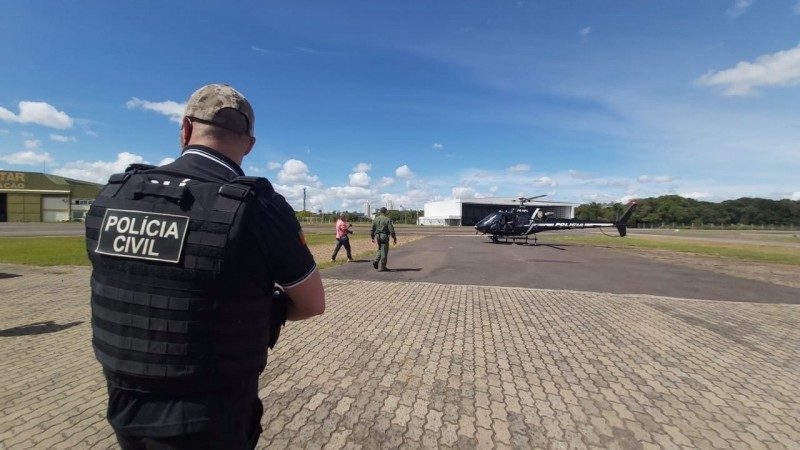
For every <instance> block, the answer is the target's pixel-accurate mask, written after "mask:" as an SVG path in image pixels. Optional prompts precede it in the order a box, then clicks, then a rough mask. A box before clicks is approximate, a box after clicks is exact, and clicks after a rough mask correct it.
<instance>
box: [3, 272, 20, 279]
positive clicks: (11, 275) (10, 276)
mask: <svg viewBox="0 0 800 450" xmlns="http://www.w3.org/2000/svg"><path fill="white" fill-rule="evenodd" d="M21 276H22V275H17V274H15V273H0V280H3V279H6V278H17V277H21Z"/></svg>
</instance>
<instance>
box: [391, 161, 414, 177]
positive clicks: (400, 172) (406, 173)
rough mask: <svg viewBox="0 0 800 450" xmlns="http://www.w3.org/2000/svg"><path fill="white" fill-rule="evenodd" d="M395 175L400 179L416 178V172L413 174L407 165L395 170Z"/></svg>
mask: <svg viewBox="0 0 800 450" xmlns="http://www.w3.org/2000/svg"><path fill="white" fill-rule="evenodd" d="M394 174H395V176H397V177H398V178H412V177H413V176H414V172H412V171H411V168H410V167H408V166H407V165H405V164H403V165H402V166H400V167H398V168H397V169H395V170H394Z"/></svg>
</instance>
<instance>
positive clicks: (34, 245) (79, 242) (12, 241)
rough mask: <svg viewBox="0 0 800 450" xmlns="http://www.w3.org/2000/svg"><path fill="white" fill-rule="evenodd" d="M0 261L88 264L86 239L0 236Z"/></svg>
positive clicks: (34, 264)
mask: <svg viewBox="0 0 800 450" xmlns="http://www.w3.org/2000/svg"><path fill="white" fill-rule="evenodd" d="M0 262H4V263H12V264H27V265H32V266H88V265H89V258H88V257H87V256H86V241H85V240H84V238H83V237H82V236H70V237H3V238H0Z"/></svg>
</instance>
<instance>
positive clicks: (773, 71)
mask: <svg viewBox="0 0 800 450" xmlns="http://www.w3.org/2000/svg"><path fill="white" fill-rule="evenodd" d="M697 82H698V83H700V84H704V85H706V86H720V87H723V88H724V90H723V94H724V95H728V96H745V95H752V94H753V93H754V88H757V87H767V86H771V87H775V86H794V85H797V84H800V44H798V45H797V46H796V47H794V48H790V49H788V50H781V51H779V52H775V53H768V54H766V55H761V56H759V57H758V58H756V60H755V62H748V61H740V62H739V63H738V64H736V66H735V67H733V68H731V69H726V70H720V71H710V72H708V73H706V74H705V75H703V76H702V77H700V78H699V79H698V80H697Z"/></svg>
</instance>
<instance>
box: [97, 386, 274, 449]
mask: <svg viewBox="0 0 800 450" xmlns="http://www.w3.org/2000/svg"><path fill="white" fill-rule="evenodd" d="M257 389H258V386H257V385H255V386H254V387H253V389H252V392H251V390H250V389H248V390H247V391H245V392H235V391H231V392H230V395H228V394H221V395H220V396H219V397H218V399H216V400H210V402H211V403H214V404H215V407H214V408H213V409H212V411H211V413H210V414H211V415H210V416H209V419H210V420H209V422H208V425H207V426H204V427H201V428H200V430H199V431H194V430H197V429H198V428H194V430H192V428H191V427H187V428H186V431H187V432H185V433H181V432H180V429H179V428H177V429H174V430H171V431H168V432H163V431H158V430H153V431H152V432H148V431H143V430H136V429H135V428H133V429H131V428H130V427H125V426H119V427H118V426H115V422H116V421H113V422H112V421H111V420H110V422H111V425H112V427H113V428H114V431H115V432H116V435H117V441H118V442H119V445H120V447H122V449H123V450H173V449H175V450H177V449H192V450H194V449H209V450H210V449H231V450H252V449H254V448H255V447H256V444H257V443H258V437H259V436H260V435H261V431H262V430H261V416H262V415H263V413H264V408H263V406H262V404H261V400H260V399H259V398H258V391H257ZM112 392H113V397H112V398H111V399H110V400H109V405H111V403H112V401H114V399H116V398H117V396H119V395H123V396H125V395H132V396H145V398H146V399H150V397H149V396H148V394H142V393H136V392H134V393H128V392H127V391H119V390H115V391H112ZM192 398H194V397H192ZM215 398H216V397H215ZM198 399H199V401H206V400H205V398H204V397H203V396H200V397H198ZM188 401H191V400H190V399H189V398H187V402H188ZM132 405H133V409H137V410H139V411H142V410H144V409H147V404H146V403H145V404H142V403H133V404H132ZM159 413H163V417H166V418H167V420H169V411H163V412H162V411H159ZM163 417H162V418H163ZM175 419H178V420H180V419H181V417H175ZM152 422H153V420H152V418H151V420H149V421H146V423H152ZM116 425H120V424H119V423H117V424H116Z"/></svg>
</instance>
